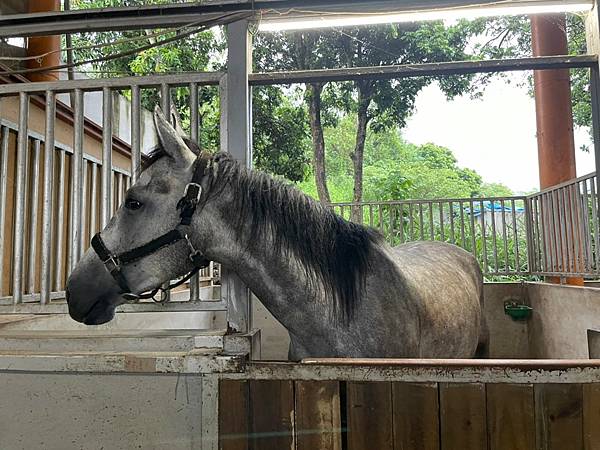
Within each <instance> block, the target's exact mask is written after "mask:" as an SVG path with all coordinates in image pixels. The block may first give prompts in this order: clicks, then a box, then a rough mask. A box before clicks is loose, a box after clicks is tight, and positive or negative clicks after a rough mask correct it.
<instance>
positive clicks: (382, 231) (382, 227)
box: [377, 203, 385, 236]
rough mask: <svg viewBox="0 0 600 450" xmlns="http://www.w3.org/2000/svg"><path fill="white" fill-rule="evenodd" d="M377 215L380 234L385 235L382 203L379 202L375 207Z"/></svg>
mask: <svg viewBox="0 0 600 450" xmlns="http://www.w3.org/2000/svg"><path fill="white" fill-rule="evenodd" d="M377 210H378V216H379V231H381V234H382V235H384V236H385V226H384V225H383V204H381V203H380V204H379V205H378V207H377Z"/></svg>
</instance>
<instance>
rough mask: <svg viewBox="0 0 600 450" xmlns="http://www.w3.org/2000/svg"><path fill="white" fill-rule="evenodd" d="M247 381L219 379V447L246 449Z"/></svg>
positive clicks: (247, 429)
mask: <svg viewBox="0 0 600 450" xmlns="http://www.w3.org/2000/svg"><path fill="white" fill-rule="evenodd" d="M248 407H249V404H248V382H247V381H245V380H241V381H237V380H221V382H220V384H219V448H220V449H221V450H248V431H249V427H248Z"/></svg>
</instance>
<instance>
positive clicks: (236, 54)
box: [220, 20, 252, 333]
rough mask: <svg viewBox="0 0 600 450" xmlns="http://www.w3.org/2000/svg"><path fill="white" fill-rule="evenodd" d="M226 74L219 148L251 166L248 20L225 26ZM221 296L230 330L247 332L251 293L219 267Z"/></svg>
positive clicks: (222, 86)
mask: <svg viewBox="0 0 600 450" xmlns="http://www.w3.org/2000/svg"><path fill="white" fill-rule="evenodd" d="M227 35H228V45H229V48H228V55H227V75H226V78H225V79H224V80H222V82H221V89H220V92H221V125H222V126H221V149H222V150H224V151H228V152H229V153H231V154H232V155H233V156H234V157H235V158H236V159H237V160H239V161H241V162H242V163H244V164H245V165H246V166H247V167H251V166H252V137H251V136H252V119H251V92H250V87H249V86H248V73H250V71H251V68H252V43H251V37H250V33H249V32H248V21H246V20H243V21H239V22H234V23H232V24H230V25H228V26H227ZM221 296H222V297H223V300H225V301H226V302H227V325H228V329H229V330H234V331H237V332H240V333H247V332H248V331H249V330H250V329H251V328H252V325H251V316H250V311H251V308H250V292H249V290H248V288H247V287H246V285H245V284H244V283H243V282H242V280H240V278H239V277H238V276H237V275H236V274H235V273H234V272H232V271H231V270H229V269H227V268H226V267H222V268H221Z"/></svg>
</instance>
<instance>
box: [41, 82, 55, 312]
mask: <svg viewBox="0 0 600 450" xmlns="http://www.w3.org/2000/svg"><path fill="white" fill-rule="evenodd" d="M55 118H56V99H55V96H54V92H52V91H48V92H46V135H45V142H44V198H43V200H42V249H41V250H42V260H41V267H40V302H41V303H42V304H47V303H49V302H50V290H51V284H50V278H51V276H52V275H51V266H52V261H51V257H52V188H53V184H54V183H53V180H52V178H53V176H54V120H55Z"/></svg>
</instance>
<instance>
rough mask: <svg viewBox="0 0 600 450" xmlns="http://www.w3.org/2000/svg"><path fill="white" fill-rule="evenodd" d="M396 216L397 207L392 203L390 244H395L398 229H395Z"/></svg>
mask: <svg viewBox="0 0 600 450" xmlns="http://www.w3.org/2000/svg"><path fill="white" fill-rule="evenodd" d="M395 216H396V209H395V207H394V205H393V204H391V203H390V225H389V230H388V232H389V234H390V244H391V245H394V235H395V234H396V230H395V226H394V225H395Z"/></svg>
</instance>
